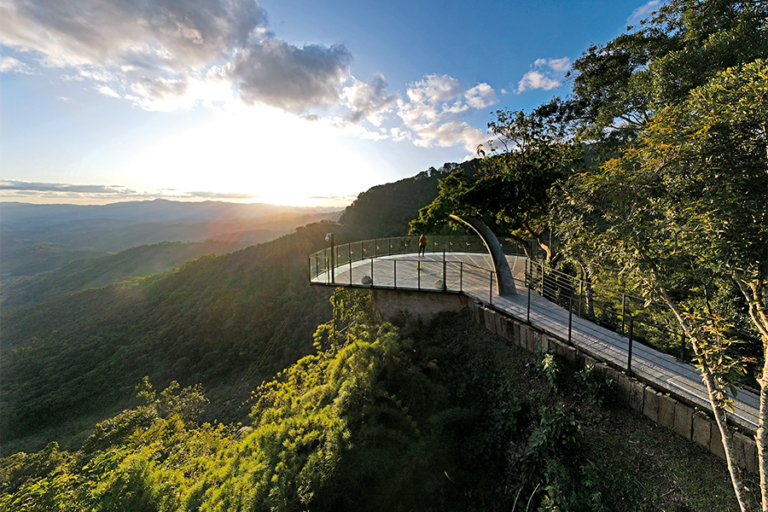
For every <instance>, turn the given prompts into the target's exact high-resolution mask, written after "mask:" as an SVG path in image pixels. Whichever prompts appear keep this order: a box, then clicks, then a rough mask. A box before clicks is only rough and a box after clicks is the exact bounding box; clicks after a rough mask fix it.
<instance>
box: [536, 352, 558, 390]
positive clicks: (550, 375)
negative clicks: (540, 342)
mask: <svg viewBox="0 0 768 512" xmlns="http://www.w3.org/2000/svg"><path fill="white" fill-rule="evenodd" d="M536 370H537V371H539V372H540V373H541V374H542V375H544V377H545V378H546V379H547V382H549V385H550V386H552V388H553V389H557V374H558V373H560V366H559V365H558V363H557V356H556V355H555V354H554V353H552V352H550V351H549V350H545V349H539V350H538V351H537V352H536Z"/></svg>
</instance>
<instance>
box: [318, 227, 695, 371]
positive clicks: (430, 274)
mask: <svg viewBox="0 0 768 512" xmlns="http://www.w3.org/2000/svg"><path fill="white" fill-rule="evenodd" d="M503 246H504V250H505V253H506V254H507V255H509V256H517V257H521V258H524V259H525V269H524V270H522V271H514V270H513V275H511V276H509V277H510V278H511V279H512V280H513V281H514V282H515V287H516V289H517V293H518V294H526V293H527V292H526V291H525V290H526V289H527V290H529V291H530V292H531V293H533V294H535V295H537V296H539V297H541V298H544V299H546V300H548V301H550V302H553V303H554V304H557V305H558V306H560V307H562V308H564V309H566V310H567V311H568V314H569V315H575V316H576V317H578V318H583V319H585V320H589V321H590V322H593V323H595V324H597V325H600V326H602V327H605V328H607V329H609V330H611V331H614V332H616V333H618V334H620V335H622V336H625V337H627V338H628V339H629V340H630V344H629V347H628V353H627V354H626V358H627V360H628V361H631V358H632V353H631V351H632V348H633V346H634V345H635V344H636V343H642V344H644V345H648V346H650V347H653V348H654V349H656V350H658V351H660V352H663V353H666V354H668V355H671V356H674V357H675V358H677V359H679V360H681V361H683V362H686V363H688V362H690V360H691V357H692V354H691V353H690V350H689V349H687V345H686V340H685V337H684V335H683V333H682V330H681V329H680V328H679V327H677V326H676V325H674V323H673V321H672V319H671V318H670V317H669V315H668V314H667V313H666V312H665V311H664V310H663V309H661V308H658V307H655V306H654V305H648V304H646V303H645V301H644V300H643V299H642V298H641V297H637V296H634V295H631V294H627V293H625V292H623V291H618V290H615V289H613V288H610V287H608V286H604V285H602V284H601V283H596V282H591V281H586V280H584V279H581V278H579V277H576V276H572V275H569V274H566V273H564V272H561V271H557V270H553V269H550V268H548V267H546V265H544V264H542V263H538V262H534V261H531V260H529V259H527V258H525V254H524V251H523V249H522V247H521V246H519V245H518V244H514V243H509V242H506V243H504V244H503ZM417 252H418V236H404V237H393V238H379V239H373V240H363V241H359V242H351V243H347V244H341V245H337V246H334V247H333V249H331V248H330V247H328V248H326V249H324V250H322V251H318V252H316V253H314V254H312V255H310V256H309V275H310V281H313V282H315V284H327V285H334V284H335V285H341V286H364V287H371V286H375V287H377V288H392V289H415V290H422V291H438V292H447V293H463V292H465V291H466V290H467V289H472V290H473V291H475V292H476V293H479V295H478V296H477V298H478V299H479V300H481V301H483V302H485V303H487V304H489V305H492V304H493V301H494V295H496V296H498V285H497V283H496V282H495V278H496V277H501V275H497V274H496V273H495V272H494V271H492V270H491V269H490V268H483V267H481V266H479V265H474V264H470V263H467V262H462V261H455V260H454V261H452V258H451V257H450V256H448V255H450V254H455V253H464V254H477V255H487V254H488V250H487V249H486V247H485V245H484V244H483V242H482V240H481V239H480V238H479V237H477V236H429V237H428V245H427V253H428V254H431V255H432V257H431V258H427V259H419V258H415V257H408V256H406V255H412V254H414V253H417ZM443 254H445V255H446V256H445V260H444V259H443V256H442V255H443ZM434 256H438V257H439V260H434ZM361 262H363V263H364V264H361ZM499 274H501V273H499ZM350 276H351V280H350ZM366 276H367V278H368V279H369V280H370V281H366V282H365V283H363V282H362V280H363V278H365V277H366ZM481 290H482V291H481ZM571 336H572V333H571V331H570V330H569V332H568V339H569V340H570V339H571ZM628 369H629V370H630V371H631V364H630V365H629V368H628Z"/></svg>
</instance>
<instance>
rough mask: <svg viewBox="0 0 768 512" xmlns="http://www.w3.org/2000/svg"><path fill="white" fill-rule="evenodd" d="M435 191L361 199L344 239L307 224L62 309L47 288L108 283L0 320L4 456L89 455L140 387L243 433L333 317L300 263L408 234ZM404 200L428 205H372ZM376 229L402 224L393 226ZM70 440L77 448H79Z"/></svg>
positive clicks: (419, 181) (418, 182)
mask: <svg viewBox="0 0 768 512" xmlns="http://www.w3.org/2000/svg"><path fill="white" fill-rule="evenodd" d="M438 177H439V174H435V175H432V176H424V173H422V174H420V175H418V176H416V177H414V178H409V179H406V180H401V181H400V182H397V183H396V184H389V185H382V186H379V187H376V193H375V194H369V193H364V194H361V196H360V198H358V200H357V201H356V202H355V204H353V205H352V206H350V207H349V208H348V209H347V210H346V212H345V214H344V216H345V222H346V224H345V225H342V224H333V223H329V222H321V223H315V224H310V225H308V226H306V227H304V228H300V229H298V230H297V231H296V232H295V233H292V234H290V235H285V236H283V237H281V238H279V239H277V240H274V241H272V242H268V243H264V244H261V245H257V246H253V247H249V248H247V249H244V250H241V251H237V252H234V253H231V254H226V255H221V256H204V257H202V258H199V259H197V260H194V261H190V262H188V263H186V264H185V265H183V266H181V267H180V268H178V269H176V270H173V271H169V272H166V273H163V274H158V275H153V276H150V277H144V278H134V279H131V280H129V281H123V282H120V283H117V284H112V285H109V286H106V287H102V288H98V289H85V290H83V291H79V292H77V293H73V294H69V295H58V296H57V293H58V292H57V291H54V290H51V291H48V292H46V291H45V290H44V288H45V286H46V283H47V285H48V286H50V287H51V288H52V289H53V288H55V287H59V286H64V287H69V290H74V289H80V288H82V287H86V286H88V282H94V283H96V284H101V282H100V281H99V279H100V278H101V276H100V275H92V274H91V273H89V271H88V270H87V267H88V265H85V264H84V265H85V266H86V268H84V269H83V270H82V271H80V272H73V273H71V274H67V275H60V276H59V277H60V280H58V281H57V280H49V281H40V283H38V285H39V286H38V288H37V293H42V294H43V296H44V297H43V298H46V297H47V299H50V300H43V298H40V300H39V302H38V303H37V304H35V305H34V306H31V307H19V308H18V309H16V310H5V311H4V312H3V343H2V346H1V347H0V350H2V353H1V354H0V355H1V356H2V360H1V361H0V371H2V373H3V381H2V383H0V396H1V397H2V400H3V404H2V408H3V411H4V414H3V415H2V418H0V436H2V437H1V438H0V443H2V446H3V453H8V452H9V451H15V450H17V449H29V448H30V447H39V446H40V445H41V443H44V442H46V441H48V440H56V439H72V442H73V443H76V442H78V440H80V441H81V440H82V436H84V435H86V434H87V432H88V431H89V429H90V428H91V427H92V425H93V423H94V420H97V419H99V418H104V417H106V416H107V415H109V414H112V413H114V412H115V411H117V410H120V409H121V408H123V407H125V406H126V405H127V404H128V403H130V402H129V401H128V400H129V399H130V397H131V396H132V389H133V386H135V385H136V383H137V382H139V380H140V379H141V378H142V377H143V376H145V375H149V376H150V377H151V379H152V381H153V382H155V383H156V384H158V385H161V386H165V385H167V383H168V382H170V381H171V380H178V381H179V382H180V383H181V384H182V385H190V384H196V383H202V384H203V385H204V386H205V387H206V390H207V392H208V394H209V396H210V397H211V398H212V399H215V400H214V403H215V404H216V405H214V406H213V407H211V408H210V409H209V411H208V413H207V414H208V415H209V416H208V417H209V418H211V419H212V418H216V419H219V420H222V421H224V420H226V421H236V420H242V419H243V418H244V415H245V414H246V413H247V411H246V410H245V409H243V408H242V407H241V404H242V403H243V402H244V401H245V400H246V399H247V398H248V396H249V393H250V391H251V390H253V389H255V388H256V387H257V386H258V385H259V383H260V382H261V381H262V380H263V379H265V378H268V377H270V376H271V375H274V373H276V372H277V371H279V370H280V369H282V368H284V367H285V366H287V365H289V364H290V363H292V362H294V361H295V360H296V359H298V358H299V357H301V356H303V355H305V354H307V353H309V352H311V351H312V337H311V335H312V332H313V331H314V329H315V326H316V325H318V324H319V323H321V321H322V320H324V319H325V318H326V317H327V315H328V312H329V306H328V301H327V300H326V299H327V297H328V294H329V293H330V291H329V290H327V289H322V288H320V289H318V288H312V287H310V286H309V283H308V280H307V259H306V256H307V255H308V254H310V253H312V252H314V251H317V250H320V249H322V248H323V247H325V245H326V242H325V234H326V233H327V232H329V231H333V232H335V233H336V235H337V236H336V241H337V242H338V243H344V242H345V241H348V240H351V239H359V238H373V237H377V236H385V235H387V234H391V233H403V232H404V231H405V230H406V229H407V220H410V219H409V216H410V215H411V214H413V212H414V211H418V208H420V207H422V206H424V205H426V204H427V203H429V202H430V201H431V200H432V199H433V198H434V197H435V195H436V194H437V179H438ZM425 184H428V185H429V186H428V187H427V186H425ZM410 188H414V190H417V191H418V193H415V195H416V196H418V197H419V198H421V199H420V200H419V202H420V203H421V204H416V203H415V202H413V201H386V200H378V199H377V200H375V201H374V200H371V199H376V198H386V197H395V196H404V197H405V196H408V195H409V192H408V190H409V189H410ZM427 189H429V190H431V191H432V192H429V190H427ZM395 191H396V193H395ZM357 209H364V211H363V212H356V210H357ZM382 219H401V220H402V222H399V221H398V222H395V223H394V224H393V225H392V226H387V225H386V223H383V222H384V221H382ZM169 247H171V248H173V246H169ZM162 248H163V246H155V247H154V249H151V250H159V249H162ZM134 250H135V251H137V254H138V253H140V252H141V251H146V250H150V249H148V248H143V249H142V248H136V249H134ZM121 254H122V253H121ZM131 254H133V253H130V252H129V253H126V254H123V255H122V256H120V255H115V258H116V259H115V260H114V261H115V262H116V263H120V262H121V261H122V258H123V257H126V256H129V255H131ZM127 259H128V260H129V261H128V263H130V261H131V258H127ZM103 261H113V260H111V259H105V260H103ZM120 264H121V265H122V264H127V262H125V261H123V262H122V263H120ZM73 265H74V266H75V267H76V266H77V265H76V264H73ZM91 268H95V267H91ZM124 269H125V267H123V270H124ZM123 270H121V271H123ZM96 274H98V273H96ZM54 275H58V274H53V273H52V274H51V276H52V277H53V276H54ZM113 275H114V274H113ZM91 277H93V279H95V281H88V280H89V278H91ZM104 278H105V279H106V276H104ZM86 281H87V282H86ZM78 287H79V288H78ZM16 305H19V306H20V305H21V301H17V302H16ZM65 432H66V433H65ZM76 432H80V434H79V437H77V436H75V437H72V436H73V435H74V434H75V433H76ZM9 443H10V444H9Z"/></svg>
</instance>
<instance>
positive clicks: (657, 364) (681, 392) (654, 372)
mask: <svg viewBox="0 0 768 512" xmlns="http://www.w3.org/2000/svg"><path fill="white" fill-rule="evenodd" d="M507 261H508V262H509V267H510V269H511V270H512V274H513V277H514V278H515V280H516V286H517V288H516V290H514V291H513V292H512V293H505V294H503V295H499V294H498V288H497V286H496V282H495V280H494V278H493V276H494V274H493V273H492V271H491V269H492V266H491V262H490V257H489V256H488V255H483V254H473V253H446V254H445V261H443V253H428V254H427V255H426V256H425V257H422V258H419V257H418V255H417V254H402V255H395V256H383V257H378V258H370V259H365V260H361V261H356V262H352V263H351V264H350V263H347V264H342V265H339V266H337V267H336V268H335V269H334V272H333V274H334V275H333V281H335V283H333V282H332V276H331V275H330V273H327V272H323V273H321V274H319V275H318V276H317V277H315V278H314V279H312V283H313V284H327V285H331V286H334V285H335V286H349V285H350V284H351V285H353V286H365V287H369V288H371V287H372V288H381V289H403V290H422V291H432V292H447V293H463V294H465V295H467V296H469V297H472V298H474V299H477V300H480V301H482V302H484V303H486V304H489V305H492V307H493V308H494V309H496V310H498V311H501V312H504V313H505V314H507V315H509V316H510V317H513V318H515V319H517V320H519V321H522V322H526V321H528V317H529V316H530V323H531V324H532V325H533V326H535V327H536V328H537V329H539V330H541V331H543V332H546V333H547V334H550V335H552V336H554V337H557V338H559V339H562V340H567V339H568V325H569V313H568V310H567V309H564V308H561V307H560V306H558V305H556V304H554V303H552V302H550V301H549V300H547V299H545V298H543V297H541V296H540V295H538V294H536V293H530V294H529V293H528V290H527V288H525V287H524V277H523V276H524V271H525V258H524V257H520V256H507ZM366 277H367V278H366ZM368 279H370V280H371V282H370V284H364V282H366V283H367V282H368ZM514 292H517V293H514ZM529 295H530V312H529V303H528V297H529ZM570 320H571V322H572V324H571V343H572V344H573V345H574V346H576V347H578V348H579V350H580V351H582V352H583V353H585V354H588V355H590V356H592V357H594V358H595V359H598V360H602V361H606V362H608V363H609V364H611V365H612V366H614V367H617V368H620V369H623V370H626V368H627V359H628V347H629V339H628V338H626V337H624V336H622V335H620V334H617V333H615V332H613V331H610V330H608V329H606V328H604V327H601V326H599V325H596V324H594V323H592V322H590V321H589V320H586V319H584V318H579V317H578V316H577V315H573V316H572V317H571V318H570ZM631 370H632V374H633V375H634V376H638V377H640V378H641V379H644V380H645V381H647V382H648V383H650V384H652V385H653V386H654V387H656V388H657V389H660V390H666V391H668V392H670V393H672V394H674V395H677V396H679V397H681V398H683V399H685V400H687V401H688V402H691V403H693V404H696V405H698V406H699V407H701V408H703V409H706V410H711V407H710V404H709V400H708V399H707V390H706V387H705V385H704V383H703V382H702V378H701V375H700V374H699V372H698V371H697V370H696V369H695V368H694V367H693V366H691V365H690V364H686V363H684V362H681V361H680V360H678V359H676V358H674V357H672V356H670V355H667V354H663V353H661V352H659V351H657V350H654V349H653V348H650V347H648V346H645V345H642V344H640V343H637V342H635V343H633V345H632V368H631ZM733 408H734V411H733V412H728V416H729V419H730V420H731V421H732V422H733V423H734V424H735V425H738V426H740V427H742V428H743V429H745V430H748V431H751V432H754V431H755V430H756V429H757V413H758V410H759V401H758V397H757V395H756V394H754V393H752V392H750V391H747V390H739V391H738V393H737V395H736V396H735V397H733Z"/></svg>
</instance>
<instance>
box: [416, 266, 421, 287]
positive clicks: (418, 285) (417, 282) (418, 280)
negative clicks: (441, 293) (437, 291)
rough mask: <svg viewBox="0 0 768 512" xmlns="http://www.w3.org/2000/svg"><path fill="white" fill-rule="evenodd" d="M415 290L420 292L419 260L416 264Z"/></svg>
mask: <svg viewBox="0 0 768 512" xmlns="http://www.w3.org/2000/svg"><path fill="white" fill-rule="evenodd" d="M416 276H417V277H416V279H417V281H416V289H417V290H421V260H419V262H418V263H416Z"/></svg>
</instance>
